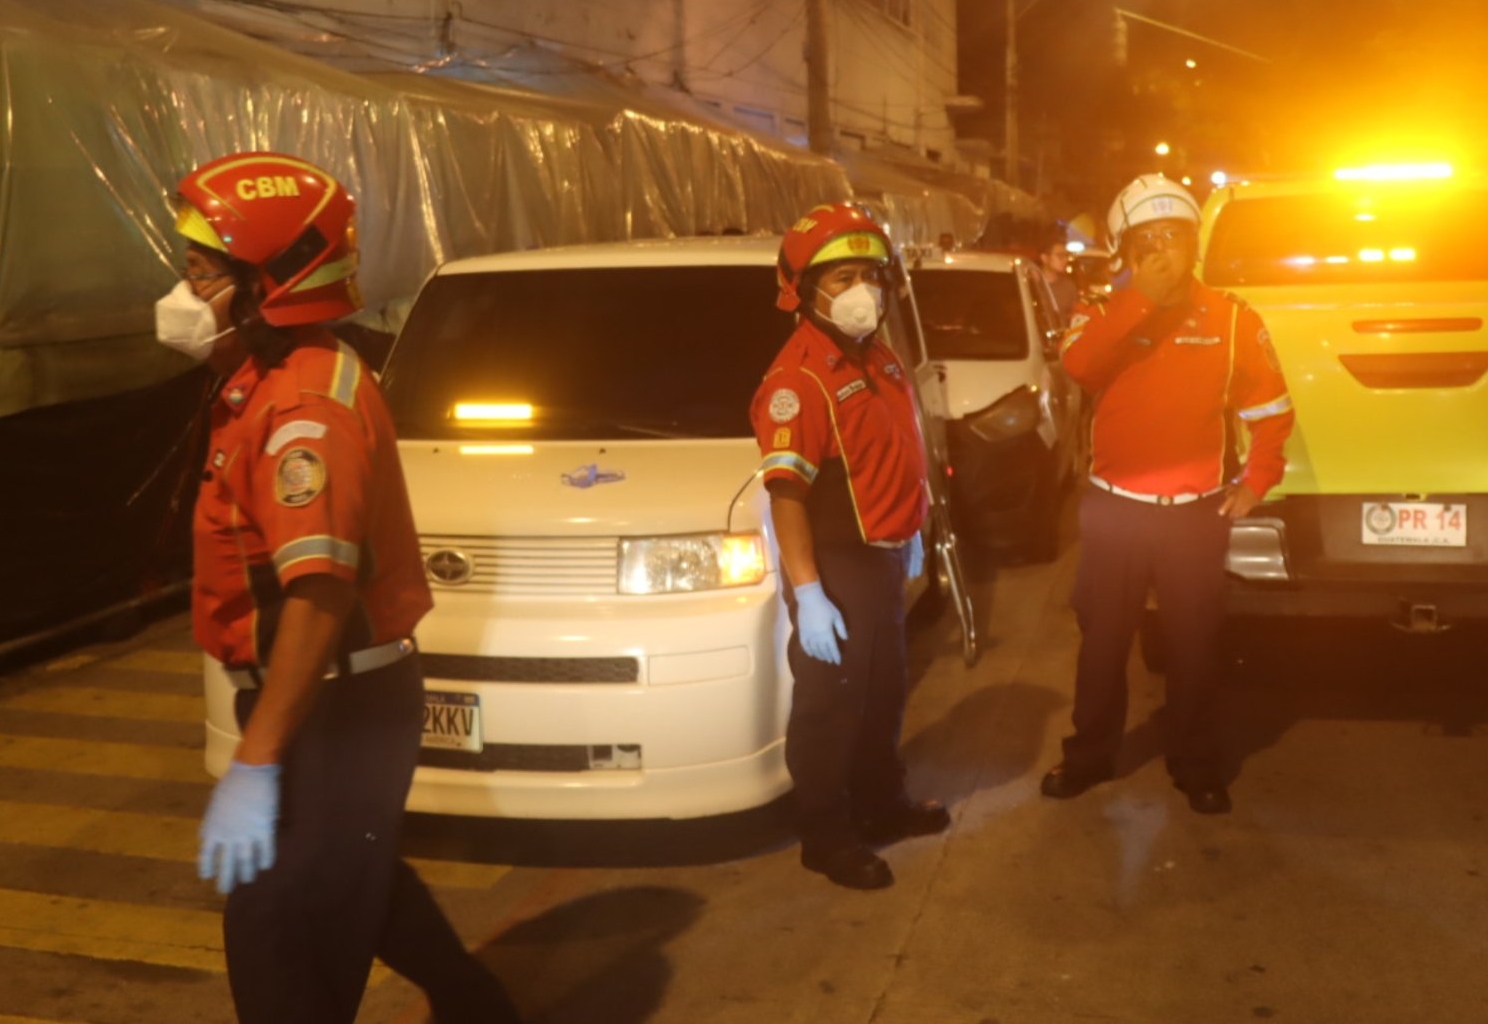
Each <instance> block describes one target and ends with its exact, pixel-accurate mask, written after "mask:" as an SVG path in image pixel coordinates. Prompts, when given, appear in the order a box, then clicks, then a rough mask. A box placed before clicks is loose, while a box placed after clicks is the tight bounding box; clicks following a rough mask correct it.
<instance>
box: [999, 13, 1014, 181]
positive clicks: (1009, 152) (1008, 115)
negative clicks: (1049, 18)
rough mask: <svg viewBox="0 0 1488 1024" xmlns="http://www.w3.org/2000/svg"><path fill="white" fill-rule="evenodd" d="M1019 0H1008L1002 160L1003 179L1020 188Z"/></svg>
mask: <svg viewBox="0 0 1488 1024" xmlns="http://www.w3.org/2000/svg"><path fill="white" fill-rule="evenodd" d="M1017 7H1018V5H1017V0H1007V56H1006V58H1005V60H1004V64H1005V66H1006V69H1007V79H1006V81H1005V83H1004V88H1003V114H1002V158H1003V170H1002V175H1003V178H1004V179H1005V180H1006V181H1007V183H1008V184H1009V185H1012V186H1013V187H1014V188H1017V187H1018V37H1017V31H1018V28H1017V26H1018V9H1017Z"/></svg>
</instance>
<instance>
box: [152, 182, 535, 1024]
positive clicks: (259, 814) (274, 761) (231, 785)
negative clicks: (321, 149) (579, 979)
mask: <svg viewBox="0 0 1488 1024" xmlns="http://www.w3.org/2000/svg"><path fill="white" fill-rule="evenodd" d="M177 198H178V216H177V222H176V227H177V230H178V231H179V232H180V233H181V234H182V235H184V236H185V237H186V239H187V240H188V242H189V246H188V252H187V256H186V272H185V274H184V275H183V280H182V281H181V283H180V284H178V285H177V286H176V288H175V289H174V290H173V291H172V292H171V293H170V295H168V296H167V297H166V298H164V299H162V300H161V301H160V302H159V303H158V304H157V307H156V328H157V333H158V335H159V337H160V340H161V341H162V342H163V343H165V344H167V345H169V346H170V347H172V348H175V349H177V350H180V351H183V352H186V353H187V354H189V355H191V356H193V357H195V358H197V359H199V360H203V361H205V362H207V363H208V364H209V365H210V366H211V367H212V368H213V369H214V370H215V371H217V373H218V374H219V375H220V376H221V377H222V378H224V379H223V381H222V383H221V385H220V388H219V390H218V392H217V393H216V395H215V398H214V400H213V403H212V408H211V440H210V447H209V451H208V459H207V463H208V464H207V468H206V472H205V474H204V479H203V484H202V488H201V493H200V497H199V498H198V501H197V507H196V519H195V527H194V529H195V579H194V593H193V602H192V603H193V617H194V620H195V629H196V637H197V641H198V642H199V643H200V644H201V645H202V647H203V648H204V649H205V650H206V652H207V653H208V654H210V655H211V656H212V657H214V658H216V659H218V660H219V661H221V662H222V663H223V664H224V665H225V666H226V667H227V668H228V670H229V674H230V676H231V677H232V679H233V682H234V683H235V685H237V687H238V691H237V697H236V700H237V706H236V711H237V717H238V722H239V725H240V726H241V728H242V740H241V742H240V743H239V744H238V747H237V750H236V752H235V754H234V758H233V761H232V764H231V766H230V767H229V769H228V771H227V773H226V774H225V775H224V776H223V778H222V779H221V781H219V782H218V784H217V787H216V789H215V790H214V792H213V794H212V799H211V802H210V804H209V806H208V808H207V812H206V815H205V817H204V819H203V822H202V827H201V840H202V844H201V856H200V869H201V874H202V877H204V878H212V877H215V878H216V879H217V886H218V889H219V890H220V891H222V892H224V893H228V894H229V895H228V899H227V907H226V910H225V913H224V933H225V945H226V951H227V965H228V977H229V980H230V982H231V986H232V992H233V1001H234V1003H235V1005H236V1007H237V1012H238V1016H239V1019H240V1020H243V1021H245V1022H262V1024H290V1022H304V1024H335V1022H343V1024H351V1022H352V1021H353V1020H354V1019H355V1017H356V1013H357V1006H358V1004H359V1002H360V1000H361V997H362V992H363V989H364V988H365V986H366V981H367V975H368V972H369V970H370V968H371V963H372V958H373V956H374V955H375V956H378V957H380V958H382V959H383V960H384V961H385V962H386V963H387V964H388V965H389V966H390V967H392V968H393V969H394V970H396V971H398V972H399V973H402V974H404V975H406V976H407V977H409V978H410V979H411V980H413V981H415V982H416V983H418V984H419V985H420V986H421V987H423V988H424V990H425V991H426V992H427V994H428V996H429V1000H430V1003H431V1006H432V1008H433V1011H434V1017H435V1019H436V1020H438V1021H440V1022H450V1021H470V1022H475V1021H480V1022H482V1024H488V1022H490V1021H514V1020H516V1019H517V1016H516V1013H515V1012H514V1010H513V1009H512V1007H511V1004H510V1002H509V1001H508V999H507V997H506V994H505V992H504V991H503V989H502V988H501V986H500V984H499V983H497V981H496V979H495V978H494V977H492V976H491V974H490V973H489V972H488V971H486V970H485V968H484V967H483V966H482V965H481V964H480V963H479V961H477V960H476V959H475V958H474V957H473V956H471V955H470V954H469V953H468V952H467V951H466V950H465V948H464V946H463V944H462V943H461V942H460V940H459V937H458V936H457V935H456V934H455V932H454V931H453V929H451V927H450V925H449V923H448V922H447V921H446V920H445V919H444V916H443V914H442V913H441V912H440V910H439V908H438V906H437V905H436V904H435V902H434V900H433V898H432V896H431V895H430V893H429V891H428V890H427V889H426V888H425V887H424V885H423V883H422V882H421V881H420V880H419V878H418V876H417V875H415V874H414V872H413V871H412V869H411V868H409V866H408V865H407V864H406V863H405V862H403V861H402V860H400V859H399V857H398V853H397V846H398V836H399V828H400V825H401V822H402V817H403V803H404V800H405V798H406V795H407V792H408V787H409V784H410V782H411V780H412V776H413V770H414V764H415V762H416V760H417V757H418V750H419V738H420V732H421V728H422V713H423V679H422V676H421V675H420V672H419V666H418V655H417V652H416V650H415V649H414V644H413V641H412V634H413V628H414V626H415V625H416V624H417V623H418V621H419V619H420V618H421V617H422V616H423V615H424V613H425V612H427V611H428V610H429V608H430V606H431V604H432V601H431V598H430V594H429V589H428V586H427V584H426V583H425V581H424V577H423V570H422V564H421V561H420V558H419V551H418V541H417V537H416V535H415V533H414V528H413V518H412V513H411V511H410V507H409V502H408V495H407V492H406V490H405V488H404V483H403V472H402V468H401V466H400V464H399V462H398V453H397V448H396V446H395V439H394V436H393V427H392V421H391V418H390V417H389V415H388V411H387V407H386V405H385V404H384V403H383V400H382V396H381V393H380V392H379V391H378V389H377V385H376V382H375V380H374V379H373V376H372V374H371V373H370V372H369V370H368V369H367V367H366V366H364V365H362V363H361V362H360V361H359V360H358V358H357V357H356V355H355V354H354V353H353V352H352V351H351V350H350V349H349V348H348V347H347V346H345V345H344V344H340V343H338V342H337V340H336V338H335V337H334V336H333V335H332V334H331V333H330V332H329V331H328V330H326V329H325V328H324V327H323V326H320V324H321V323H322V322H323V321H327V320H332V319H335V318H338V317H341V316H344V315H346V314H348V313H351V312H354V311H355V310H356V309H357V308H358V307H359V306H360V300H359V298H358V296H357V293H356V287H355V281H354V274H355V271H356V259H357V252H356V241H355V233H354V228H353V201H352V198H351V197H350V196H349V195H348V194H347V193H346V191H345V189H343V188H342V187H341V186H340V185H339V184H338V183H337V182H336V181H335V179H333V178H331V177H330V176H329V175H328V174H326V173H325V172H324V171H323V170H321V169H320V168H318V167H315V166H313V165H311V164H308V163H305V162H303V161H301V160H297V159H294V158H292V157H288V156H282V155H279V154H274V153H246V154H242V155H240V156H232V157H226V158H223V159H219V160H215V161H213V162H211V163H209V164H207V165H205V166H203V167H201V168H200V169H198V170H196V171H194V172H192V173H191V174H189V175H187V176H186V177H185V178H184V179H183V180H182V181H181V183H180V185H179V188H178V197H177Z"/></svg>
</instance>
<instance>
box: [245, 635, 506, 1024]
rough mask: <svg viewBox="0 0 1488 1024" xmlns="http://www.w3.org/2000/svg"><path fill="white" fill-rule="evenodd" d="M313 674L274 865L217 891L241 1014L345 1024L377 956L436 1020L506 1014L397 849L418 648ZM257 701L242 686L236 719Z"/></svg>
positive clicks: (287, 767) (409, 764)
mask: <svg viewBox="0 0 1488 1024" xmlns="http://www.w3.org/2000/svg"><path fill="white" fill-rule="evenodd" d="M321 685H322V687H323V689H322V691H321V693H320V695H319V697H318V698H317V700H316V704H315V708H314V710H313V711H312V712H311V714H310V717H309V718H308V719H307V720H306V721H305V722H304V724H303V725H302V726H301V727H300V730H299V732H298V733H297V734H296V735H295V738H294V740H293V741H292V742H291V744H290V747H289V750H288V752H287V753H286V756H285V759H284V771H283V774H282V775H281V778H282V780H283V784H282V790H281V795H280V802H279V804H280V806H279V827H278V831H277V834H276V844H277V850H276V857H275V861H274V866H273V867H272V868H271V869H269V870H268V871H266V872H263V873H261V874H260V875H259V876H258V878H257V879H256V880H254V881H253V882H251V883H249V884H247V885H239V886H238V887H237V888H235V889H234V890H233V891H232V893H231V894H230V895H229V896H228V898H227V908H226V910H225V912H224V917H223V932H224V938H225V946H226V951H227V967H228V980H229V982H230V984H231V987H232V994H233V1003H234V1004H235V1006H236V1008H237V1012H238V1019H239V1020H240V1021H243V1022H244V1024H352V1022H353V1021H354V1020H355V1019H356V1014H357V1007H358V1005H359V1004H360V1002H361V999H362V993H363V990H364V989H365V988H366V985H367V976H368V974H369V972H370V971H371V968H372V958H373V957H374V956H376V957H378V958H380V959H381V960H382V961H383V962H384V963H386V964H387V965H388V966H389V967H391V968H392V969H393V970H395V971H397V972H398V973H399V974H401V975H403V976H404V977H406V978H408V979H409V980H410V981H413V982H414V983H415V984H417V985H419V986H420V987H421V988H423V989H424V991H425V993H427V995H428V996H429V1001H430V1005H431V1007H432V1008H433V1010H434V1019H435V1020H436V1021H438V1022H439V1024H448V1022H461V1024H464V1022H469V1024H476V1022H480V1024H491V1022H502V1024H506V1022H509V1021H516V1020H517V1019H518V1018H517V1014H516V1011H515V1010H514V1009H513V1008H512V1006H511V1003H510V1002H509V1001H508V999H507V996H506V993H505V991H504V990H503V989H502V988H501V986H500V984H499V983H498V982H497V981H496V979H495V978H494V976H492V975H491V974H490V972H488V971H487V970H486V969H485V967H484V966H482V965H481V963H480V962H479V961H478V960H477V959H476V958H475V957H474V956H472V955H471V954H470V953H469V952H468V951H467V950H466V949H465V946H464V944H463V943H462V942H461V941H460V937H459V935H457V934H456V933H455V931H454V929H453V928H452V927H451V926H450V924H449V922H448V921H447V920H446V919H445V916H444V914H443V912H442V911H441V910H440V908H439V906H438V904H436V903H435V902H434V897H433V895H432V894H430V892H429V890H428V889H427V888H426V887H425V886H424V883H423V882H422V881H421V880H420V879H419V877H418V875H417V874H415V873H414V871H413V869H412V868H411V867H409V866H408V864H407V863H405V862H404V861H403V860H402V859H401V858H400V857H399V856H398V837H399V832H400V828H401V825H402V821H403V803H404V801H405V800H406V799H407V796H408V787H409V785H410V784H411V783H412V781H413V770H414V766H415V764H416V763H417V761H418V752H419V739H420V733H421V731H422V728H423V700H424V698H423V677H422V675H421V673H420V670H419V664H418V655H417V654H414V655H412V656H410V657H408V658H405V659H403V660H402V661H400V662H398V663H397V664H394V665H389V666H387V667H386V668H382V669H378V670H376V671H373V672H367V673H364V674H362V675H357V676H344V677H340V678H337V679H328V680H325V681H324V682H323V683H322V684H321ZM257 701H258V691H257V690H241V691H239V692H238V695H237V707H236V711H237V718H238V722H239V724H240V725H242V724H245V723H246V722H247V721H248V719H249V717H250V716H251V715H252V714H253V708H254V706H255V705H256V704H257Z"/></svg>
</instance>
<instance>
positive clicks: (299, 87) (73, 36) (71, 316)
mask: <svg viewBox="0 0 1488 1024" xmlns="http://www.w3.org/2000/svg"><path fill="white" fill-rule="evenodd" d="M628 98H631V97H628V95H627V93H626V92H625V91H624V90H623V89H620V88H618V87H611V88H600V87H593V86H591V87H590V88H588V89H587V90H586V91H584V92H582V93H575V94H572V95H563V94H561V93H559V94H557V95H547V94H542V93H536V92H530V91H523V90H520V89H516V88H510V87H508V88H502V87H495V86H489V85H482V84H479V83H471V82H465V81H458V80H454V79H449V78H433V77H431V76H428V75H418V74H412V73H389V74H376V75H374V74H355V73H351V72H348V71H344V70H338V69H336V68H334V67H331V66H330V65H328V64H326V63H324V62H321V61H316V60H312V59H309V58H306V57H302V56H299V55H296V54H294V53H291V52H289V51H288V50H285V49H283V48H280V47H276V46H271V45H268V44H266V43H263V42H259V41H256V40H253V39H250V38H248V37H247V36H244V35H241V34H239V33H236V32H232V31H229V30H226V29H223V28H221V27H217V26H214V25H213V24H211V23H210V22H208V21H205V20H203V19H201V18H199V17H197V16H195V15H193V14H191V13H190V12H187V11H184V10H182V9H180V8H177V7H174V6H170V5H166V4H158V3H150V2H146V0H110V2H108V3H102V2H98V0H0V238H3V248H0V415H5V414H8V413H13V412H16V411H18V410H20V409H24V408H27V407H29V406H33V405H40V404H45V403H50V402H61V401H70V400H75V399H78V398H83V397H90V396H95V395H99V394H107V393H110V392H112V391H116V390H119V389H121V388H127V387H133V386H140V385H143V384H147V383H150V382H151V381H153V380H158V379H162V378H164V377H168V376H170V375H172V374H174V373H176V372H180V371H181V370H183V369H184V368H185V367H184V365H183V364H182V363H181V362H180V360H179V359H177V358H176V357H173V356H171V355H170V354H169V353H164V352H158V351H155V347H154V346H152V345H151V339H150V332H151V330H152V324H153V320H152V308H153V303H154V300H155V299H156V298H157V297H158V296H159V295H161V294H163V293H164V292H166V291H167V290H168V289H169V288H170V286H171V284H172V275H173V267H174V266H175V265H176V264H177V262H178V260H179V257H180V253H181V247H180V244H179V242H178V240H177V239H176V237H175V235H174V232H173V230H172V221H171V211H170V205H169V196H170V193H171V190H172V188H173V186H174V183H175V182H176V180H177V179H178V178H179V177H180V176H181V175H182V174H184V173H185V172H186V171H187V170H189V169H190V168H192V167H194V166H196V165H198V164H200V163H203V162H205V161H207V160H209V159H211V158H213V157H216V156H220V155H223V154H225V153H230V152H240V151H244V150H250V149H276V150H283V151H287V152H291V153H295V154H297V155H300V156H303V157H305V158H307V159H310V160H312V161H314V162H316V163H319V164H321V165H322V166H324V167H326V169H327V170H329V171H330V172H331V173H333V174H335V175H336V176H337V177H339V178H340V179H341V180H342V181H343V182H344V183H345V184H346V185H347V186H348V188H350V189H351V191H352V192H353V194H354V195H355V196H356V197H357V198H358V201H359V203H360V206H359V218H358V229H359V234H360V238H361V243H362V253H363V261H362V270H361V273H360V275H359V280H360V283H361V286H362V292H363V295H364V297H365V299H366V301H367V306H368V308H369V310H372V311H374V312H375V311H377V310H379V309H380V308H381V307H383V306H384V305H385V304H387V303H389V302H391V301H393V300H396V299H400V298H406V297H408V296H411V295H412V294H413V293H414V292H416V291H417V289H418V287H419V285H420V284H421V283H422V281H423V279H424V278H425V277H426V276H427V274H428V273H429V272H430V270H432V269H433V267H434V266H435V265H436V264H438V263H439V262H442V261H444V260H448V259H453V258H457V257H461V256H469V255H475V254H479V253H485V252H492V251H498V250H504V249H522V248H529V247H534V246H549V245H558V244H564V243H576V242H590V241H607V240H617V239H627V238H638V237H648V236H670V235H687V234H697V233H703V232H708V231H721V230H724V229H737V230H743V231H746V232H753V231H760V232H773V231H779V230H782V229H783V228H784V227H786V226H788V225H789V224H790V223H791V222H792V221H793V220H794V219H795V218H796V217H797V216H799V214H800V211H802V210H804V209H806V208H808V207H809V206H811V205H813V204H815V203H818V202H823V201H831V200H835V199H841V198H846V197H847V196H849V195H851V188H850V185H849V183H848V181H847V178H846V175H845V174H844V172H843V170H842V168H841V167H840V166H838V165H837V164H835V163H833V162H832V161H830V160H826V159H823V158H819V157H815V156H812V155H810V154H807V153H803V152H800V151H798V150H793V149H791V148H789V147H787V146H785V145H784V144H775V143H772V142H769V141H768V140H761V139H759V138H756V137H754V136H750V135H747V134H745V133H743V132H740V131H739V130H737V129H731V128H725V127H722V126H718V125H710V124H707V123H704V122H700V121H694V120H690V119H685V118H682V117H680V116H676V115H675V114H673V115H672V116H667V114H666V112H665V111H664V109H663V108H661V107H660V106H659V105H649V106H648V105H645V104H641V105H639V106H636V105H634V104H627V102H626V100H627V99H628Z"/></svg>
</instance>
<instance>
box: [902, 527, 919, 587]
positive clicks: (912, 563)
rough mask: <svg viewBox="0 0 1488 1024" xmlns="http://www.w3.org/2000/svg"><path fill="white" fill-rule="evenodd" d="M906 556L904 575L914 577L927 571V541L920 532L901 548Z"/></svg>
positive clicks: (909, 577)
mask: <svg viewBox="0 0 1488 1024" xmlns="http://www.w3.org/2000/svg"><path fill="white" fill-rule="evenodd" d="M899 553H900V554H901V555H903V556H904V575H905V577H906V578H908V579H914V578H916V577H917V576H919V575H920V573H922V572H924V571H925V541H924V539H923V538H922V537H921V536H920V534H919V533H918V532H916V533H915V535H914V536H913V537H911V538H909V540H908V541H906V542H905V544H904V547H902V548H900V549H899Z"/></svg>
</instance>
